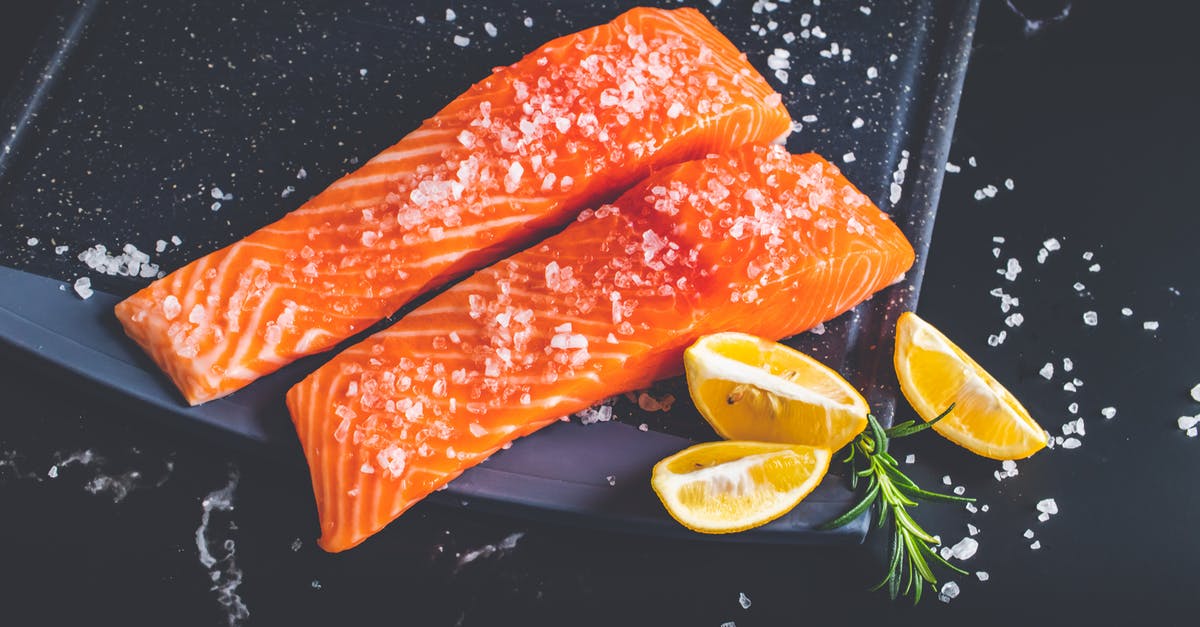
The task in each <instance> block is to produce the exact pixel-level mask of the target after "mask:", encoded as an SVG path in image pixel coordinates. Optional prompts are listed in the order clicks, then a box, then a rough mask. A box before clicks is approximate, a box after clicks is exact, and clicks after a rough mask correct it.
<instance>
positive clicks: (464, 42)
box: [454, 35, 471, 48]
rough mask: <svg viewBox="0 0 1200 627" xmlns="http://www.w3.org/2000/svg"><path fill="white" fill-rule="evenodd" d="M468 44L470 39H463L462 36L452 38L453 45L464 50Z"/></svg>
mask: <svg viewBox="0 0 1200 627" xmlns="http://www.w3.org/2000/svg"><path fill="white" fill-rule="evenodd" d="M470 43H471V38H470V37H463V36H462V35H455V36H454V45H456V46H459V47H460V48H466V47H467V46H468V45H470Z"/></svg>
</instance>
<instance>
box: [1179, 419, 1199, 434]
mask: <svg viewBox="0 0 1200 627" xmlns="http://www.w3.org/2000/svg"><path fill="white" fill-rule="evenodd" d="M1176 422H1177V423H1178V424H1179V430H1180V431H1187V430H1188V429H1191V428H1192V427H1195V426H1196V424H1197V423H1200V416H1180V417H1179V420H1177V421H1176Z"/></svg>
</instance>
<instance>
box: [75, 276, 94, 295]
mask: <svg viewBox="0 0 1200 627" xmlns="http://www.w3.org/2000/svg"><path fill="white" fill-rule="evenodd" d="M75 293H76V294H78V295H79V297H80V298H82V299H83V300H87V299H89V298H91V297H92V280H91V279H90V278H88V277H85V276H84V277H79V278H78V279H75Z"/></svg>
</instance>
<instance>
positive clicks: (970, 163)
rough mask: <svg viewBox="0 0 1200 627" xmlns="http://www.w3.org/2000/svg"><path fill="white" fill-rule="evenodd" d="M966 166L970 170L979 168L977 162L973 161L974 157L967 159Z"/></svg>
mask: <svg viewBox="0 0 1200 627" xmlns="http://www.w3.org/2000/svg"><path fill="white" fill-rule="evenodd" d="M967 165H969V166H971V167H972V168H974V167H978V166H979V163H978V162H977V161H975V157H974V156H970V157H967Z"/></svg>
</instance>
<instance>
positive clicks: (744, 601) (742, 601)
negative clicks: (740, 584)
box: [738, 592, 750, 610]
mask: <svg viewBox="0 0 1200 627" xmlns="http://www.w3.org/2000/svg"><path fill="white" fill-rule="evenodd" d="M738 605H740V606H742V609H743V610H748V609H750V597H748V596H746V593H745V592H739V593H738Z"/></svg>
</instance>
